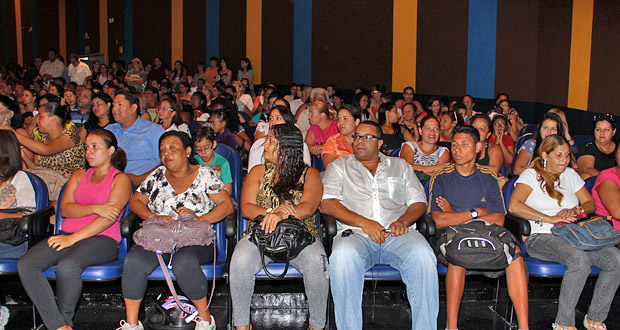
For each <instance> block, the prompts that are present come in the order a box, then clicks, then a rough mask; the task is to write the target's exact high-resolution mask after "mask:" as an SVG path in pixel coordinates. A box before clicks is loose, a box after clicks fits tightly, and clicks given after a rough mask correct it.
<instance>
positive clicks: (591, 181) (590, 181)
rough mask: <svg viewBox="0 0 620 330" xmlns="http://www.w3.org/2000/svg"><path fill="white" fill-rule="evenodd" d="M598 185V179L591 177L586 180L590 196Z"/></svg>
mask: <svg viewBox="0 0 620 330" xmlns="http://www.w3.org/2000/svg"><path fill="white" fill-rule="evenodd" d="M595 183H596V177H595V176H593V177H590V178H587V179H586V184H585V186H586V189H588V191H589V192H590V194H592V188H594V184H595Z"/></svg>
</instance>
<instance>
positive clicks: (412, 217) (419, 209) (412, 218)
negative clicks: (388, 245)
mask: <svg viewBox="0 0 620 330" xmlns="http://www.w3.org/2000/svg"><path fill="white" fill-rule="evenodd" d="M424 212H426V204H425V203H422V202H417V203H413V204H411V205H409V207H408V208H407V211H405V214H403V215H401V216H400V218H398V219H397V220H396V221H394V222H392V223H391V224H390V226H389V227H388V229H389V230H391V231H392V232H390V233H386V234H390V235H392V236H400V235H404V234H406V233H408V232H409V227H410V226H411V225H413V223H414V222H416V220H418V218H420V217H421V216H422V215H423V214H424Z"/></svg>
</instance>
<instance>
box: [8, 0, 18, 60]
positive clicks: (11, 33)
mask: <svg viewBox="0 0 620 330" xmlns="http://www.w3.org/2000/svg"><path fill="white" fill-rule="evenodd" d="M6 27H7V33H8V40H9V42H8V44H7V45H6V47H7V48H8V50H9V58H8V62H9V63H11V62H12V63H15V64H16V65H17V35H16V33H15V4H14V3H13V1H7V2H6Z"/></svg>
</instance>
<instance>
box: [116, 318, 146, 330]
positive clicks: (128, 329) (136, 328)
mask: <svg viewBox="0 0 620 330" xmlns="http://www.w3.org/2000/svg"><path fill="white" fill-rule="evenodd" d="M116 330H144V326H142V322H140V321H138V325H131V324H129V323H127V322H125V320H121V326H120V327H119V328H116Z"/></svg>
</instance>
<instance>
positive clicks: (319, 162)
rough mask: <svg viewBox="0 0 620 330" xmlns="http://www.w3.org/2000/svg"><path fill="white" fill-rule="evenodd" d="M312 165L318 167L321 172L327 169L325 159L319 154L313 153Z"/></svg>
mask: <svg viewBox="0 0 620 330" xmlns="http://www.w3.org/2000/svg"><path fill="white" fill-rule="evenodd" d="M312 167H314V168H316V169H317V171H319V172H323V171H325V168H324V167H323V160H322V159H321V158H320V157H319V156H317V155H312Z"/></svg>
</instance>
